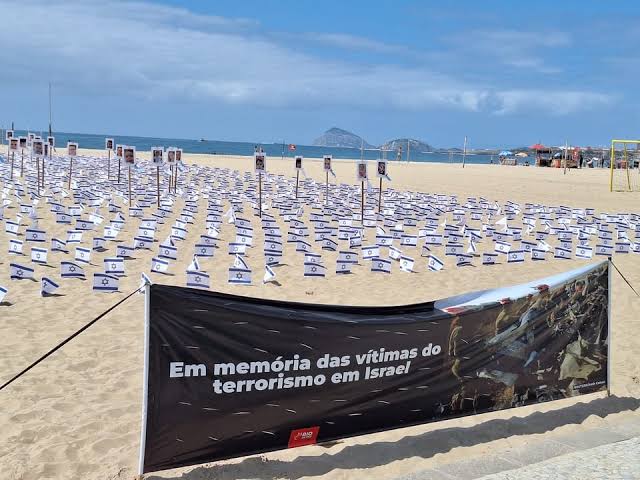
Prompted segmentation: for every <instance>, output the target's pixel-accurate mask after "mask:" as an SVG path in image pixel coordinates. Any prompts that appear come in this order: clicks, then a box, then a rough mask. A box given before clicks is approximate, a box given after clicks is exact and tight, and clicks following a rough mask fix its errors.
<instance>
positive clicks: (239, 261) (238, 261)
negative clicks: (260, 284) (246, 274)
mask: <svg viewBox="0 0 640 480" xmlns="http://www.w3.org/2000/svg"><path fill="white" fill-rule="evenodd" d="M233 267H234V268H243V269H245V270H248V269H249V265H247V262H245V261H244V259H243V258H242V257H241V256H240V255H236V256H235V257H234V259H233Z"/></svg>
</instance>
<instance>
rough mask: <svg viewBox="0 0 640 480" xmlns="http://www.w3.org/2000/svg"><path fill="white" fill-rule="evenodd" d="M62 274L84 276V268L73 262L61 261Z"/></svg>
mask: <svg viewBox="0 0 640 480" xmlns="http://www.w3.org/2000/svg"><path fill="white" fill-rule="evenodd" d="M60 276H61V277H62V278H84V270H83V269H82V267H81V266H80V265H77V264H75V263H73V262H64V261H63V262H60Z"/></svg>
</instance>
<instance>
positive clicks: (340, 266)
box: [336, 258, 354, 274]
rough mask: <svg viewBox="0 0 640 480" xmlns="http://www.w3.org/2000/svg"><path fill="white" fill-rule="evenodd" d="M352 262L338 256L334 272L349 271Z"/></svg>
mask: <svg viewBox="0 0 640 480" xmlns="http://www.w3.org/2000/svg"><path fill="white" fill-rule="evenodd" d="M353 264H354V263H353V262H350V261H345V260H340V259H339V258H338V260H337V261H336V273H339V274H342V273H345V274H346V273H351V265H353Z"/></svg>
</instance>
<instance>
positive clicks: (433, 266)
mask: <svg viewBox="0 0 640 480" xmlns="http://www.w3.org/2000/svg"><path fill="white" fill-rule="evenodd" d="M427 267H428V268H429V270H431V271H432V272H439V271H440V270H442V269H443V268H444V263H443V262H442V260H440V259H439V258H438V257H436V256H435V255H433V254H432V255H429V260H427Z"/></svg>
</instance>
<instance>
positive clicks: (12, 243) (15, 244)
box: [9, 238, 23, 255]
mask: <svg viewBox="0 0 640 480" xmlns="http://www.w3.org/2000/svg"><path fill="white" fill-rule="evenodd" d="M22 247H23V243H22V240H16V239H13V238H12V239H10V240H9V253H13V254H15V255H22Z"/></svg>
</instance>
